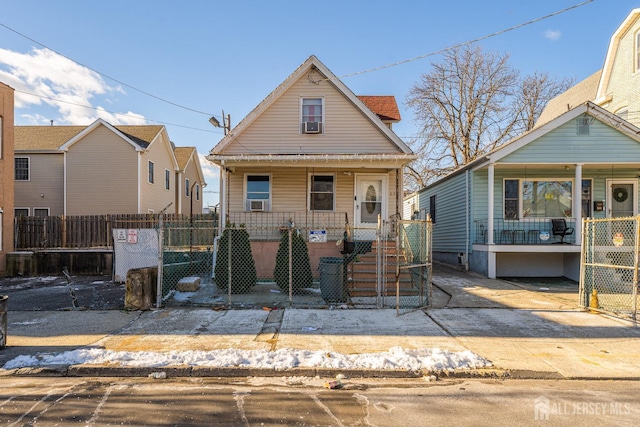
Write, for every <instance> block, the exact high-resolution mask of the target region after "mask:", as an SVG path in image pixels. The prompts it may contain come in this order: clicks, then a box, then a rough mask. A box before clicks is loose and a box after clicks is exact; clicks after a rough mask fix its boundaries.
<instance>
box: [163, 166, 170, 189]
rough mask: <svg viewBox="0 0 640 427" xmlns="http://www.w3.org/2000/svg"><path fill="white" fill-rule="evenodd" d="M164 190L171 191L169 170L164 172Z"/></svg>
mask: <svg viewBox="0 0 640 427" xmlns="http://www.w3.org/2000/svg"><path fill="white" fill-rule="evenodd" d="M164 189H165V190H171V171H170V170H169V169H165V170H164Z"/></svg>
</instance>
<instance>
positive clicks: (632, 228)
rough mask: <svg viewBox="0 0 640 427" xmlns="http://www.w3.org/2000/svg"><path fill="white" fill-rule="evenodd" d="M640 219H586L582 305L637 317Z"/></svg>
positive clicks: (581, 270) (581, 274)
mask: <svg viewBox="0 0 640 427" xmlns="http://www.w3.org/2000/svg"><path fill="white" fill-rule="evenodd" d="M639 219H640V217H629V218H607V219H585V220H584V225H583V242H582V256H581V266H580V267H581V269H580V306H581V307H584V308H588V309H590V310H596V311H602V312H606V313H610V314H613V315H615V316H619V317H625V318H631V319H633V320H635V319H636V318H637V310H638V256H639V255H640V248H639V241H638V236H639V234H638V233H639V228H638V227H639Z"/></svg>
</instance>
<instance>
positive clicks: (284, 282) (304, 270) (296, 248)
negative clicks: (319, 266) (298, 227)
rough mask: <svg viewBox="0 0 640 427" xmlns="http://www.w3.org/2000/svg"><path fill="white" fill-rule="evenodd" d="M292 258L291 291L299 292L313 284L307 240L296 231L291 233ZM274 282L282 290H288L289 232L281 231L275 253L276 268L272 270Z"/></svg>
mask: <svg viewBox="0 0 640 427" xmlns="http://www.w3.org/2000/svg"><path fill="white" fill-rule="evenodd" d="M291 247H292V250H291V256H292V258H293V260H292V263H291V264H292V274H291V276H292V284H293V286H292V288H293V292H294V293H297V292H300V291H301V290H302V289H304V288H308V287H310V286H311V285H312V284H313V275H312V274H311V264H310V262H309V250H308V249H307V242H305V241H304V239H303V238H302V236H301V235H299V234H298V233H296V232H293V233H292V234H291ZM273 276H274V277H275V279H276V283H277V284H278V286H279V287H280V289H282V290H283V291H287V292H289V233H288V232H287V233H283V235H282V238H281V239H280V246H278V253H277V254H276V268H275V270H274V272H273Z"/></svg>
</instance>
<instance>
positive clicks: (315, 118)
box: [300, 98, 324, 134]
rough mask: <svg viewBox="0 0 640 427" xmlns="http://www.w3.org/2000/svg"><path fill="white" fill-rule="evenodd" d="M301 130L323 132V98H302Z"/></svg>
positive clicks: (303, 131)
mask: <svg viewBox="0 0 640 427" xmlns="http://www.w3.org/2000/svg"><path fill="white" fill-rule="evenodd" d="M301 102H302V108H301V124H300V128H301V132H302V133H310V134H314V133H320V134H321V133H323V128H322V122H323V117H324V108H323V107H324V106H323V104H324V100H323V99H322V98H302V100H301Z"/></svg>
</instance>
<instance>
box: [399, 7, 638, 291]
mask: <svg viewBox="0 0 640 427" xmlns="http://www.w3.org/2000/svg"><path fill="white" fill-rule="evenodd" d="M639 71H640V9H634V10H633V11H632V12H631V14H630V15H629V16H628V17H627V18H626V19H625V20H624V22H623V23H622V25H621V26H620V27H619V28H618V29H617V30H616V31H615V33H614V34H613V36H612V38H611V43H610V45H609V50H608V52H607V56H606V59H605V64H604V67H603V69H602V70H600V71H598V72H596V73H594V74H592V75H591V76H589V77H588V78H586V79H585V80H583V81H581V82H579V83H578V84H576V85H575V86H573V87H572V88H570V89H569V90H567V91H566V92H565V93H563V94H561V95H559V96H558V97H557V98H555V99H553V100H551V101H550V102H549V103H548V105H547V106H546V108H545V110H544V111H543V113H542V114H541V116H540V118H539V120H538V122H537V123H536V126H535V127H534V129H533V130H532V131H530V132H528V133H526V134H524V135H522V136H520V137H518V138H515V139H514V140H512V141H510V142H509V143H507V144H506V145H504V146H502V147H500V148H498V149H496V150H494V151H493V152H491V153H489V154H488V155H486V156H483V157H482V158H479V159H477V160H476V161H474V162H472V163H470V164H468V165H465V166H464V167H462V168H460V169H459V170H457V171H455V172H453V173H452V174H450V175H448V176H446V177H444V178H443V179H441V180H439V181H437V182H435V183H433V184H431V185H429V186H427V187H425V188H424V189H422V190H420V191H418V192H417V193H414V194H411V195H409V196H407V198H406V199H405V210H407V211H408V210H413V209H411V208H410V207H409V205H414V206H416V205H417V206H418V209H419V211H420V214H422V215H427V214H428V215H430V216H431V218H432V220H433V221H434V226H433V256H434V259H435V260H440V261H443V262H446V263H450V264H459V265H461V266H463V267H465V268H468V269H470V270H472V271H476V272H479V273H481V274H484V275H486V276H488V277H491V278H495V277H517V276H521V277H525V276H529V277H531V276H534V277H535V276H537V277H561V276H564V277H568V278H571V279H574V280H578V279H579V271H580V250H581V247H580V244H581V241H582V236H581V223H582V221H581V219H582V218H584V217H595V218H605V217H626V216H633V215H637V214H638V203H639V197H638V191H639V190H638V178H639V177H640V128H639V127H638V126H640V96H639V95H640V72H639ZM554 220H560V221H559V222H558V221H554ZM553 222H556V225H557V226H558V227H560V226H562V224H563V223H566V227H567V230H566V231H565V233H566V235H564V236H563V235H562V234H563V233H561V232H560V230H559V229H558V230H556V232H555V233H554V228H553ZM562 243H564V244H562Z"/></svg>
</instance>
